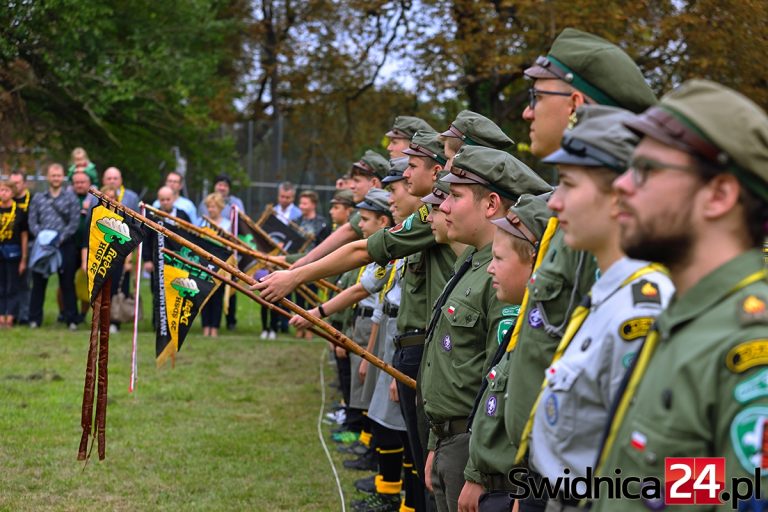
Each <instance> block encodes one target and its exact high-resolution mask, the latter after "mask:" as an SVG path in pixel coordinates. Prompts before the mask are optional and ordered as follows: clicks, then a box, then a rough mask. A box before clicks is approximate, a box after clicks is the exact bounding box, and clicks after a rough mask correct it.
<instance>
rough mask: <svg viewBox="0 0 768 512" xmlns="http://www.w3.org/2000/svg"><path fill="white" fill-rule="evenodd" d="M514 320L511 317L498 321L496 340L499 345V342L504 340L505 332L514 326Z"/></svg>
mask: <svg viewBox="0 0 768 512" xmlns="http://www.w3.org/2000/svg"><path fill="white" fill-rule="evenodd" d="M514 325H515V321H514V319H512V318H505V319H503V320H502V321H501V322H499V330H498V331H497V332H496V338H497V339H496V341H498V342H499V345H501V342H502V341H503V340H504V336H506V335H507V332H508V331H509V330H510V329H511V328H512V327H514Z"/></svg>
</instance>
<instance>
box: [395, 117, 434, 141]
mask: <svg viewBox="0 0 768 512" xmlns="http://www.w3.org/2000/svg"><path fill="white" fill-rule="evenodd" d="M419 130H425V131H428V132H434V131H436V130H435V129H434V128H432V127H431V126H429V123H427V122H426V121H425V120H423V119H422V118H420V117H413V116H397V117H396V118H395V122H394V123H392V129H391V130H389V131H388V132H387V133H386V134H385V135H386V136H387V137H389V138H390V139H408V140H411V137H413V134H414V133H416V132H417V131H419Z"/></svg>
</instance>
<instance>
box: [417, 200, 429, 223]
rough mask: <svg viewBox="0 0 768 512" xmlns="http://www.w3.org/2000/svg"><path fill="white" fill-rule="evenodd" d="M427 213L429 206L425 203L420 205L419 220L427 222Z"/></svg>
mask: <svg viewBox="0 0 768 512" xmlns="http://www.w3.org/2000/svg"><path fill="white" fill-rule="evenodd" d="M427 215H429V208H427V205H425V204H423V205H421V208H419V219H421V222H427Z"/></svg>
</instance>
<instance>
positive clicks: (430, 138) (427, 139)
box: [403, 130, 448, 165]
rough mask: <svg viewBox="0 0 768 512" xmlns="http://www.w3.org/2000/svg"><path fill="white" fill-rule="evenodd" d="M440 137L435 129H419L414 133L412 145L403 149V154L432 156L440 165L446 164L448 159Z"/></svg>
mask: <svg viewBox="0 0 768 512" xmlns="http://www.w3.org/2000/svg"><path fill="white" fill-rule="evenodd" d="M438 137H440V135H439V134H438V133H437V132H435V131H431V130H430V131H426V130H419V131H417V132H416V133H414V134H413V138H412V139H411V145H410V146H408V149H406V150H403V154H405V155H410V156H422V157H426V158H431V159H432V160H434V161H436V162H437V163H439V164H440V165H445V164H446V162H448V159H447V158H446V156H445V153H443V143H442V142H440V140H439V139H438Z"/></svg>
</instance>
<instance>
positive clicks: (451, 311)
mask: <svg viewBox="0 0 768 512" xmlns="http://www.w3.org/2000/svg"><path fill="white" fill-rule="evenodd" d="M446 311H447V312H448V314H449V315H452V314H454V313H455V312H456V308H455V307H453V306H448V309H446Z"/></svg>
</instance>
